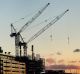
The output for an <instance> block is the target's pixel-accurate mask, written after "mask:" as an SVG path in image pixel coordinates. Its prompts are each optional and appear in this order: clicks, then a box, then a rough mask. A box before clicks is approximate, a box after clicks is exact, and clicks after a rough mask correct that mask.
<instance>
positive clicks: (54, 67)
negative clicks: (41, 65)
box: [46, 64, 80, 70]
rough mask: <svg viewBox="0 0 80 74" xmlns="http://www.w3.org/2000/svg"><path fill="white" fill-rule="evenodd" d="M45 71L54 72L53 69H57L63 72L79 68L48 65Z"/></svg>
mask: <svg viewBox="0 0 80 74" xmlns="http://www.w3.org/2000/svg"><path fill="white" fill-rule="evenodd" d="M46 69H47V70H54V69H58V70H65V69H80V67H79V66H76V65H64V64H62V65H50V66H47V67H46Z"/></svg>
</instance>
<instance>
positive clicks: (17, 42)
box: [10, 3, 50, 56]
mask: <svg viewBox="0 0 80 74" xmlns="http://www.w3.org/2000/svg"><path fill="white" fill-rule="evenodd" d="M48 5H50V3H47V4H46V5H45V6H44V7H43V8H42V9H41V10H39V11H38V12H37V13H36V14H35V15H34V16H33V17H32V18H31V19H30V20H29V21H28V22H27V23H26V24H25V25H24V26H23V27H22V28H21V29H20V30H19V32H17V31H16V29H15V28H14V26H13V24H11V34H10V36H11V37H15V49H16V51H15V52H16V56H20V55H21V50H19V49H21V46H23V49H24V56H26V55H27V50H26V48H27V47H26V43H25V42H24V40H23V38H22V36H21V34H20V33H21V32H23V30H25V29H26V28H27V27H28V26H29V25H30V24H31V23H32V22H33V21H35V20H36V19H37V18H38V17H39V16H40V15H41V14H42V12H43V11H44V10H45V9H46V8H47V7H48Z"/></svg>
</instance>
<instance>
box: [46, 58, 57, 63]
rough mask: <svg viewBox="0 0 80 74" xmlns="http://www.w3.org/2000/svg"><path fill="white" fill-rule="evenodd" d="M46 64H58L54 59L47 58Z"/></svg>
mask: <svg viewBox="0 0 80 74" xmlns="http://www.w3.org/2000/svg"><path fill="white" fill-rule="evenodd" d="M46 62H47V63H48V64H53V63H56V61H55V59H53V58H47V59H46Z"/></svg>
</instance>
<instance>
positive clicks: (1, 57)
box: [0, 53, 26, 74]
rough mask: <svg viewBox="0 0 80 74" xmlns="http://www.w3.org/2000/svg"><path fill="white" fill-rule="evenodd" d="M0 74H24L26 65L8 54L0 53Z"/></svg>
mask: <svg viewBox="0 0 80 74" xmlns="http://www.w3.org/2000/svg"><path fill="white" fill-rule="evenodd" d="M0 74H26V65H25V63H24V62H20V61H16V60H15V57H14V56H11V55H10V54H9V53H8V54H6V53H5V54H2V53H0Z"/></svg>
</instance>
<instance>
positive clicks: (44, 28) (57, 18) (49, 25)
mask: <svg viewBox="0 0 80 74" xmlns="http://www.w3.org/2000/svg"><path fill="white" fill-rule="evenodd" d="M68 11H69V10H68V9H67V10H66V11H64V12H63V13H62V14H60V15H59V16H57V17H56V18H55V19H53V20H52V21H51V22H50V23H49V24H47V25H46V26H45V27H43V28H42V29H41V30H40V31H38V32H37V33H36V34H35V35H33V36H32V37H31V38H30V39H29V40H28V41H27V43H29V42H31V41H32V40H34V39H35V38H37V37H38V36H39V35H41V34H42V33H43V32H44V31H46V30H47V29H48V28H49V27H51V26H52V25H53V24H54V23H56V22H57V21H58V20H59V19H61V17H63V15H64V14H65V13H66V12H68Z"/></svg>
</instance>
